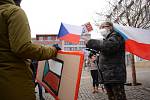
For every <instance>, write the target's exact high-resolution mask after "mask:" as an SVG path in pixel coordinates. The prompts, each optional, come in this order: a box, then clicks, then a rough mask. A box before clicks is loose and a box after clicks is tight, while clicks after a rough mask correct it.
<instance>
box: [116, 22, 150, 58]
mask: <svg viewBox="0 0 150 100" xmlns="http://www.w3.org/2000/svg"><path fill="white" fill-rule="evenodd" d="M114 29H115V31H116V32H118V33H119V34H121V35H122V36H123V37H124V39H125V45H126V51H128V52H130V53H132V54H135V55H137V56H139V57H141V58H144V59H147V60H150V30H146V29H140V28H133V27H129V26H121V25H118V24H114Z"/></svg>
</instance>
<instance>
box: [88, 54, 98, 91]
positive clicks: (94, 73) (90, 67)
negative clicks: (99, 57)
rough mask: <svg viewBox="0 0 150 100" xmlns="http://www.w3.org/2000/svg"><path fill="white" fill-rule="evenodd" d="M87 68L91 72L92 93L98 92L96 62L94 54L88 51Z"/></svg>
mask: <svg viewBox="0 0 150 100" xmlns="http://www.w3.org/2000/svg"><path fill="white" fill-rule="evenodd" d="M87 67H88V70H90V72H91V76H92V80H93V93H98V86H99V83H98V68H97V64H96V55H95V54H93V53H90V54H89V56H88V61H87Z"/></svg>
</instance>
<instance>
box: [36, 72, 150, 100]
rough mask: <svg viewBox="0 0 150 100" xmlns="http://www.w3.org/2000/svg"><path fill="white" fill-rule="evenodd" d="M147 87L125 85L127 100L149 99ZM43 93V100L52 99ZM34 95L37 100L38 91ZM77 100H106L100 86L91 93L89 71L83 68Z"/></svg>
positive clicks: (149, 90) (149, 93)
mask: <svg viewBox="0 0 150 100" xmlns="http://www.w3.org/2000/svg"><path fill="white" fill-rule="evenodd" d="M149 85H150V84H149ZM149 87H150V86H149ZM149 87H145V86H143V85H139V86H125V90H126V96H127V100H150V88H149ZM36 91H37V89H36ZM43 95H44V97H45V100H54V99H53V98H52V97H51V96H50V95H49V94H48V93H43ZM36 97H37V100H39V98H38V93H36ZM78 100H108V99H107V95H106V93H104V92H102V90H101V88H99V93H95V94H93V93H92V79H91V76H90V73H89V72H87V71H85V70H83V72H82V77H81V83H80V89H79V95H78Z"/></svg>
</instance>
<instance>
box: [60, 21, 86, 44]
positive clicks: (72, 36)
mask: <svg viewBox="0 0 150 100" xmlns="http://www.w3.org/2000/svg"><path fill="white" fill-rule="evenodd" d="M82 30H83V27H82V26H75V25H69V24H64V23H61V25H60V29H59V33H58V38H59V39H60V40H65V41H68V42H71V43H75V44H77V43H79V41H80V35H81V33H82Z"/></svg>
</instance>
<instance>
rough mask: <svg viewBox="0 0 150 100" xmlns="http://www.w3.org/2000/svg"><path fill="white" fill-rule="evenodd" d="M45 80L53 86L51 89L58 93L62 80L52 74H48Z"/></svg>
mask: <svg viewBox="0 0 150 100" xmlns="http://www.w3.org/2000/svg"><path fill="white" fill-rule="evenodd" d="M44 80H45V81H46V82H47V83H48V84H49V85H50V86H51V88H53V89H54V90H55V91H58V86H59V81H60V79H59V78H58V77H57V76H56V75H54V74H53V73H52V72H48V74H47V75H46V76H45V77H44Z"/></svg>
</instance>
